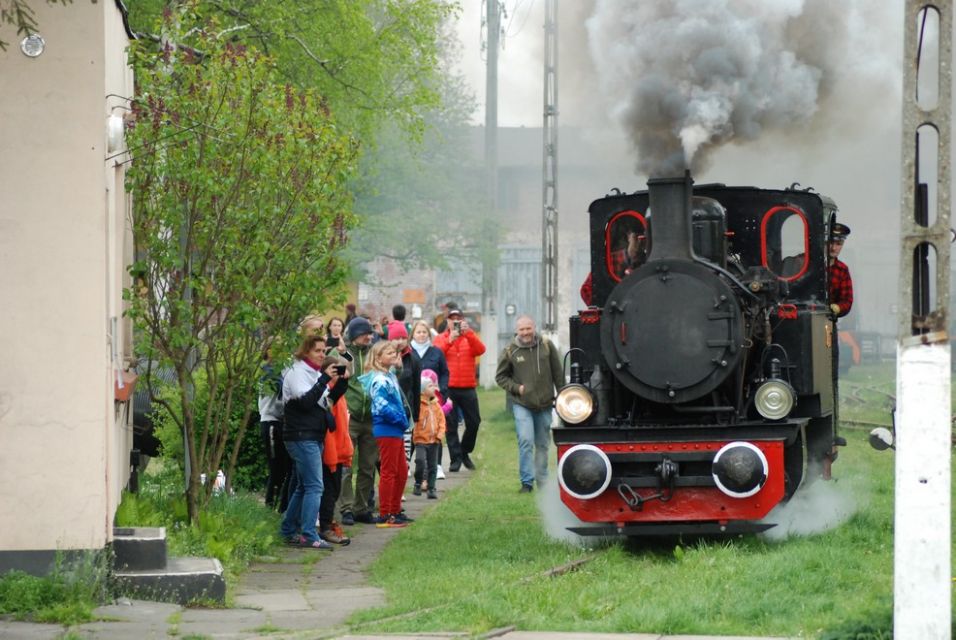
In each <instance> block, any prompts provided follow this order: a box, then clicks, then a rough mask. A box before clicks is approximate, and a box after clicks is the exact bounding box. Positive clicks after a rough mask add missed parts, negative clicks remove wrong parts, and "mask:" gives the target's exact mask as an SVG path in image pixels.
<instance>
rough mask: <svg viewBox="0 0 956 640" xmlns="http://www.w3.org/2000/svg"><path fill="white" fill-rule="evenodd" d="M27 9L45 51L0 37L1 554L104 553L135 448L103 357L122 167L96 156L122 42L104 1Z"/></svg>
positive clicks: (120, 87) (119, 71) (114, 288)
mask: <svg viewBox="0 0 956 640" xmlns="http://www.w3.org/2000/svg"><path fill="white" fill-rule="evenodd" d="M32 6H33V7H34V8H35V9H36V12H37V18H38V22H39V25H40V33H41V34H42V35H43V37H44V38H45V40H46V51H45V52H44V53H43V55H41V56H40V57H39V58H36V59H30V58H27V57H26V56H24V55H23V54H21V53H20V50H19V41H20V37H19V36H17V35H16V34H15V33H14V32H13V30H12V29H11V28H9V27H4V28H3V29H2V31H0V33H2V34H3V37H4V39H5V40H7V41H8V42H10V45H11V46H10V47H9V48H8V50H7V51H6V52H0V264H2V268H0V308H2V309H3V311H2V312H0V336H3V338H2V341H3V345H4V349H3V366H2V367H0V520H2V522H3V525H2V526H0V551H3V552H10V551H22V550H51V549H95V548H101V547H103V545H104V544H106V542H107V541H108V540H109V539H110V537H111V531H112V516H113V513H114V511H115V507H116V504H117V502H118V499H119V491H120V489H121V487H122V486H123V485H124V484H125V482H126V476H127V475H128V462H127V461H128V456H129V453H128V452H129V446H130V442H131V434H130V431H129V429H128V426H127V425H126V424H123V423H122V421H118V420H117V415H120V416H122V415H124V414H123V413H122V412H118V411H117V408H116V407H115V406H114V401H113V380H114V377H115V373H114V370H113V364H112V361H113V358H112V357H111V348H110V344H111V336H110V330H111V320H110V319H111V317H117V318H119V317H120V316H121V314H122V306H121V305H122V301H121V294H122V277H123V272H124V269H123V266H122V265H123V263H124V260H126V253H127V246H128V245H127V241H126V234H127V231H126V223H125V219H126V214H125V207H126V204H125V203H126V198H125V197H124V196H123V195H122V190H121V187H122V169H121V168H120V169H117V168H115V167H114V161H106V160H105V157H106V155H107V152H106V117H107V115H108V114H109V112H110V107H111V106H112V105H113V104H121V102H117V101H116V100H110V99H107V98H106V95H107V94H109V93H117V94H120V95H124V96H129V95H131V91H132V81H131V76H130V74H129V72H128V71H127V70H126V67H125V62H124V60H125V58H124V56H125V53H124V49H125V47H126V44H127V41H126V36H125V32H124V30H123V25H122V21H121V18H120V15H119V11H118V10H117V8H116V6H115V4H114V3H113V2H96V3H94V2H90V1H88V0H77V1H76V2H74V3H73V4H71V5H67V6H50V5H47V3H45V2H35V3H32ZM122 104H125V103H122ZM120 113H122V111H120ZM123 159H125V158H118V160H120V161H122V160H123ZM122 324H123V323H122V322H118V323H117V325H119V326H120V327H121V326H122ZM121 331H122V329H121ZM118 337H119V340H117V341H116V344H118V345H119V347H120V349H122V348H123V345H124V344H125V342H126V340H125V339H124V338H125V336H123V335H119V336H118ZM115 359H116V360H117V361H118V362H119V364H120V365H122V362H123V353H119V354H118V355H117V357H116V358H115Z"/></svg>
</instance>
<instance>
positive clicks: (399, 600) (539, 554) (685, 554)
mask: <svg viewBox="0 0 956 640" xmlns="http://www.w3.org/2000/svg"><path fill="white" fill-rule="evenodd" d="M892 378H893V372H892V365H888V366H887V367H883V368H879V367H876V368H871V369H869V370H866V369H863V368H857V370H856V371H851V376H850V377H849V380H851V381H854V382H858V383H859V384H868V385H869V384H874V383H875V384H879V385H886V384H889V385H890V391H892ZM884 398H885V396H884ZM481 407H482V413H483V414H484V421H483V423H482V427H481V431H480V433H479V439H478V442H479V444H478V449H477V451H476V455H474V456H473V457H474V458H475V460H476V462H477V463H478V464H479V470H478V471H477V472H476V473H475V474H474V476H473V478H472V480H471V481H470V482H469V483H468V484H467V485H465V486H463V487H461V488H460V489H458V490H457V491H455V492H454V493H453V494H451V495H447V496H445V497H444V498H443V499H442V500H441V501H440V502H439V503H438V505H437V507H436V508H435V509H433V510H432V511H431V512H430V513H429V514H428V515H427V516H425V517H423V518H421V519H419V520H418V522H416V523H415V524H414V525H412V526H411V527H409V528H408V529H406V530H405V531H403V532H402V534H401V535H400V536H398V537H397V538H396V539H395V541H394V542H393V543H392V544H390V545H389V546H388V547H387V548H386V550H385V552H384V554H383V555H382V556H381V558H380V559H379V560H378V561H377V562H376V563H375V564H374V565H373V568H372V579H373V581H374V583H375V584H377V585H380V586H382V587H383V588H384V589H385V590H386V592H387V597H388V602H389V605H388V606H387V607H384V608H379V609H375V610H370V611H364V612H359V613H357V614H356V615H355V616H353V618H352V619H351V624H352V628H353V630H357V631H361V632H363V633H372V632H410V631H419V632H428V631H439V630H458V631H466V632H470V633H482V632H486V631H488V630H491V629H496V628H500V627H505V626H509V625H514V626H515V627H517V628H518V629H520V630H538V631H558V630H560V631H585V630H586V631H592V632H638V631H640V632H647V633H667V634H695V633H699V634H716V635H777V636H801V637H827V638H831V639H832V640H837V639H841V638H857V637H859V638H889V637H891V636H890V635H886V634H887V633H889V629H890V628H891V625H890V622H889V621H890V620H891V615H892V595H893V593H892V582H893V581H892V578H893V557H892V550H893V539H892V526H893V504H892V500H893V460H894V458H893V454H892V452H876V451H874V450H872V449H871V448H870V447H869V445H868V444H867V432H868V430H865V429H846V430H844V432H843V433H844V435H845V437H846V438H847V440H848V441H849V446H847V447H846V448H845V449H844V450H843V451H842V453H841V455H840V458H839V460H838V461H837V462H836V463H835V465H834V469H833V473H834V478H835V482H832V483H825V484H823V483H821V484H819V485H817V487H819V488H818V489H815V490H814V491H815V492H816V493H819V494H820V495H821V496H822V497H823V498H828V499H830V500H836V501H838V502H840V503H842V504H852V505H855V506H854V507H853V509H851V512H852V516H850V517H849V518H848V519H847V520H846V521H845V522H843V523H842V524H840V525H838V526H835V527H834V528H832V529H830V530H828V531H824V532H821V533H816V534H811V535H805V536H791V537H789V538H787V539H784V540H781V541H773V540H771V539H769V538H768V537H759V536H752V535H751V536H742V537H736V538H731V539H725V540H715V539H709V540H706V539H705V540H674V539H672V540H669V541H663V542H662V541H652V540H642V541H637V542H627V543H624V542H613V543H611V544H606V545H599V544H595V542H594V541H591V542H590V544H591V545H592V546H593V547H594V548H582V547H579V546H573V545H569V544H566V543H562V542H557V541H555V540H554V539H551V538H549V537H548V536H547V535H546V533H545V532H544V530H543V526H542V517H541V515H540V513H539V510H538V506H537V500H535V499H533V498H531V497H530V496H527V495H519V494H518V493H517V488H518V486H519V484H518V476H517V454H516V444H515V440H514V430H513V425H512V420H511V418H510V416H509V415H507V414H506V413H505V412H504V410H503V408H504V398H503V396H502V395H501V394H500V393H497V392H485V393H482V394H481ZM870 411H873V409H872V408H871V407H869V406H866V405H863V406H860V407H854V406H850V405H844V408H843V417H844V418H847V419H862V418H860V417H858V416H860V415H861V414H862V415H870V414H869V413H864V412H870ZM883 416H884V417H882V418H881V421H883V422H886V423H888V422H889V420H888V416H886V414H885V413H884V414H883ZM552 456H553V450H552ZM552 465H553V462H552ZM537 497H538V498H540V496H537ZM582 559H585V560H588V561H587V562H585V563H584V564H582V565H581V566H580V567H578V568H577V569H576V570H573V571H569V572H566V573H563V574H562V575H558V576H556V577H543V576H542V574H543V573H544V572H546V571H547V570H549V569H551V568H553V567H558V566H562V565H565V564H567V563H569V562H572V561H575V560H582ZM416 612H417V613H416ZM827 634H829V635H827Z"/></svg>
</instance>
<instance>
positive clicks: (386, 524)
mask: <svg viewBox="0 0 956 640" xmlns="http://www.w3.org/2000/svg"><path fill="white" fill-rule="evenodd" d="M375 526H376V527H378V528H379V529H401V528H402V527H407V526H408V523H407V522H401V521H399V520H398V519H397V518H396V517H395V516H393V515H391V516H382V517H380V518H379V521H378V522H377V523H376V524H375Z"/></svg>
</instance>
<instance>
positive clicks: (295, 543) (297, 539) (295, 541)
mask: <svg viewBox="0 0 956 640" xmlns="http://www.w3.org/2000/svg"><path fill="white" fill-rule="evenodd" d="M303 542H305V538H303V537H302V536H299V535H296V536H292V537H291V538H285V543H286V544H287V545H289V546H290V547H301V546H302V543H303Z"/></svg>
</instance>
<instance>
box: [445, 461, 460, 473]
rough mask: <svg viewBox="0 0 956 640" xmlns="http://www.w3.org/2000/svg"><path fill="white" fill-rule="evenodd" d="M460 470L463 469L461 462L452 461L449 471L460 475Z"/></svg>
mask: <svg viewBox="0 0 956 640" xmlns="http://www.w3.org/2000/svg"><path fill="white" fill-rule="evenodd" d="M459 469H461V460H452V461H451V464H450V465H448V470H449V471H451V472H452V473H458V470H459Z"/></svg>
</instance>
